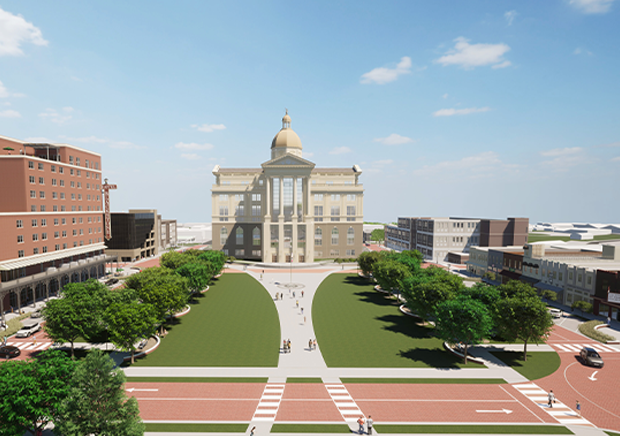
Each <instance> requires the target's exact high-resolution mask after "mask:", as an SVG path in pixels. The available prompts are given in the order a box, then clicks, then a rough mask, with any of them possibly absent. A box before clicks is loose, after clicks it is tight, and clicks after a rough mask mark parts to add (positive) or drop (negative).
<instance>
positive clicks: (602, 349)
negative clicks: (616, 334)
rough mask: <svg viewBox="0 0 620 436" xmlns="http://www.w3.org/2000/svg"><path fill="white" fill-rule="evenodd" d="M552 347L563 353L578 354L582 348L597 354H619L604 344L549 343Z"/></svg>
mask: <svg viewBox="0 0 620 436" xmlns="http://www.w3.org/2000/svg"><path fill="white" fill-rule="evenodd" d="M549 345H551V346H552V347H555V348H556V350H557V351H561V352H565V353H575V352H577V353H578V352H580V351H581V349H582V348H583V347H588V348H594V349H595V350H596V351H598V352H599V353H620V349H617V348H614V347H611V346H609V345H605V344H600V343H596V344H555V343H550V344H549Z"/></svg>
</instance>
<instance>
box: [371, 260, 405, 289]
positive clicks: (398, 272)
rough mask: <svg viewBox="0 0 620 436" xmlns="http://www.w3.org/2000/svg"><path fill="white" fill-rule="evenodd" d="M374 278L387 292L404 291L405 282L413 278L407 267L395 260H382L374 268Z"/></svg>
mask: <svg viewBox="0 0 620 436" xmlns="http://www.w3.org/2000/svg"><path fill="white" fill-rule="evenodd" d="M373 276H374V277H375V278H376V279H377V282H378V283H379V285H380V286H381V288H383V289H384V290H385V291H388V292H389V291H391V290H392V289H399V290H400V289H402V283H403V280H405V279H406V278H407V277H409V276H411V273H410V272H409V270H408V269H407V267H406V266H405V265H403V264H400V263H398V262H394V261H393V260H381V261H379V262H377V263H375V264H374V266H373Z"/></svg>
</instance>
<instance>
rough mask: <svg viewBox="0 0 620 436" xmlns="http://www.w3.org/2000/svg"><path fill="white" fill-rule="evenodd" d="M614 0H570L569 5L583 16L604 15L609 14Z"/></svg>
mask: <svg viewBox="0 0 620 436" xmlns="http://www.w3.org/2000/svg"><path fill="white" fill-rule="evenodd" d="M613 1H614V0H570V1H569V4H570V5H571V6H573V7H574V8H576V9H578V10H579V11H581V12H583V13H584V14H604V13H607V12H609V9H610V8H611V4H612V3H613Z"/></svg>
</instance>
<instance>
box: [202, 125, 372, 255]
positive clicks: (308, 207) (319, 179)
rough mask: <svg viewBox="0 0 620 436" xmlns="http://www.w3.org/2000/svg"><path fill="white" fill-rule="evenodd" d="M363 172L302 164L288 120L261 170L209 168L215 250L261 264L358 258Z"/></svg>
mask: <svg viewBox="0 0 620 436" xmlns="http://www.w3.org/2000/svg"><path fill="white" fill-rule="evenodd" d="M361 174H362V171H361V169H360V168H359V167H358V166H357V165H354V166H352V167H351V168H317V167H316V166H315V164H314V163H313V162H310V161H309V160H306V159H304V158H302V146H301V140H300V139H299V136H297V134H296V133H295V132H294V131H293V129H291V118H290V117H289V115H288V113H287V114H286V115H285V116H284V117H283V118H282V129H281V130H280V131H279V132H278V134H277V135H276V136H275V138H274V139H273V141H272V143H271V159H270V160H268V161H267V162H264V163H263V164H262V165H261V168H221V167H220V166H219V165H217V166H216V167H215V168H214V169H213V175H214V176H215V184H214V185H213V187H212V189H211V202H212V222H213V249H214V250H223V251H224V252H225V253H226V254H227V255H230V256H235V257H238V258H243V259H252V260H262V261H263V262H290V261H293V262H313V261H314V260H315V259H320V258H345V257H356V256H358V255H359V254H360V253H361V252H362V248H363V242H362V241H363V235H362V233H363V201H364V198H363V195H364V188H363V187H362V184H361V183H360V182H359V176H360V175H361Z"/></svg>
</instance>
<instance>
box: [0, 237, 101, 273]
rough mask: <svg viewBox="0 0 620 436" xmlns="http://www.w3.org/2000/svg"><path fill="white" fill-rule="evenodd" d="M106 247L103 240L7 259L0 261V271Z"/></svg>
mask: <svg viewBox="0 0 620 436" xmlns="http://www.w3.org/2000/svg"><path fill="white" fill-rule="evenodd" d="M105 248H107V247H106V246H105V244H104V243H103V242H100V243H97V244H90V245H85V246H83V247H75V248H68V249H66V250H60V251H54V252H52V253H44V254H35V255H34V256H28V257H20V258H18V259H11V260H5V261H4V262H0V271H11V270H15V269H19V268H25V267H27V266H31V265H39V264H42V263H47V262H52V261H54V260H58V259H64V258H66V257H71V256H79V255H81V254H85V253H90V252H93V251H97V250H104V249H105Z"/></svg>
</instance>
